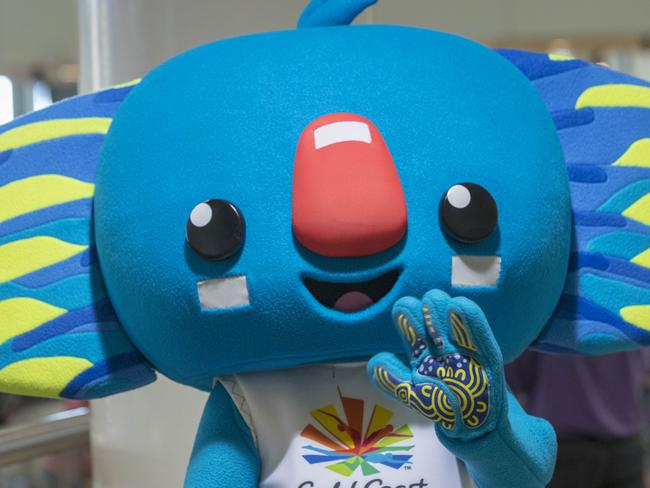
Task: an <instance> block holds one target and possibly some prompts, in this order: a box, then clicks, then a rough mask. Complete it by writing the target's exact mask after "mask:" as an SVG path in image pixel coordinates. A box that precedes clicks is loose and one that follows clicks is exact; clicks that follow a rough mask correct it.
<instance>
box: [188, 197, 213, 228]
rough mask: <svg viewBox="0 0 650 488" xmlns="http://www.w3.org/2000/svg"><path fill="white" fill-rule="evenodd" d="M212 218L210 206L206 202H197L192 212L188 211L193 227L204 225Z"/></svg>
mask: <svg viewBox="0 0 650 488" xmlns="http://www.w3.org/2000/svg"><path fill="white" fill-rule="evenodd" d="M211 220H212V208H211V207H210V205H208V204H207V203H205V202H204V203H199V204H198V205H197V206H196V207H194V209H192V213H190V221H191V222H192V224H194V226H195V227H205V226H206V225H208V224H209V223H210V221H211Z"/></svg>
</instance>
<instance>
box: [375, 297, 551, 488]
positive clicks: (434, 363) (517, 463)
mask: <svg viewBox="0 0 650 488" xmlns="http://www.w3.org/2000/svg"><path fill="white" fill-rule="evenodd" d="M393 318H394V322H395V325H396V327H397V331H398V332H399V334H400V336H401V337H402V339H403V341H404V344H405V346H406V349H407V353H408V361H405V360H404V358H403V357H401V356H397V355H395V354H392V353H380V354H377V355H376V356H375V357H373V358H372V359H371V361H370V363H369V364H368V374H369V375H370V377H371V379H372V381H373V383H374V384H375V386H377V387H378V388H379V389H381V390H382V391H384V392H385V393H387V394H388V395H389V396H391V397H394V398H396V399H397V400H399V401H400V402H402V403H404V404H406V405H407V406H408V407H410V408H412V409H414V410H416V411H417V412H419V413H420V414H422V415H424V416H425V417H427V418H429V419H431V420H432V421H433V422H434V423H435V426H436V433H437V435H438V438H439V439H440V441H441V443H442V444H443V445H444V446H445V447H446V448H447V449H449V450H450V451H451V452H452V453H453V454H454V455H455V456H457V457H458V458H460V459H462V460H463V461H465V463H466V464H467V467H468V469H469V471H470V474H471V475H472V477H473V478H474V481H475V482H476V483H477V484H478V485H479V487H480V488H493V487H494V488H497V487H498V488H510V487H512V488H515V487H517V488H520V487H523V486H525V487H530V488H533V487H543V486H546V484H547V483H548V482H549V481H550V478H551V475H552V472H553V467H554V463H555V455H556V441H555V433H554V432H553V429H552V427H551V426H550V425H549V424H548V423H547V422H546V421H544V420H542V419H538V418H535V417H531V416H529V415H527V414H526V413H525V412H524V411H523V409H522V408H521V407H520V406H519V404H518V403H517V401H516V399H515V398H514V396H513V395H512V393H511V392H510V391H509V390H508V388H507V386H506V382H505V375H504V370H503V357H502V355H501V350H500V349H499V345H498V343H497V341H496V339H495V338H494V336H493V334H492V330H491V329H490V326H489V324H488V322H487V319H486V318H485V315H484V314H483V311H482V310H481V309H480V308H479V307H478V305H476V304H475V303H474V302H472V301H471V300H468V299H467V298H464V297H457V298H451V297H450V296H449V295H447V294H446V293H444V292H443V291H440V290H432V291H430V292H428V293H427V294H426V295H425V296H424V297H423V298H422V300H417V299H415V298H412V297H405V298H402V299H401V300H399V301H398V302H397V303H396V304H395V307H394V308H393Z"/></svg>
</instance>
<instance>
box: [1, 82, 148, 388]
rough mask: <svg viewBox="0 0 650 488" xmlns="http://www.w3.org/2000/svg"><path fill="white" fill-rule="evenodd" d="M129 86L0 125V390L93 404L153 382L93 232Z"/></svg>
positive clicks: (80, 98) (82, 97)
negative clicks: (98, 191) (101, 176)
mask: <svg viewBox="0 0 650 488" xmlns="http://www.w3.org/2000/svg"><path fill="white" fill-rule="evenodd" d="M134 84H135V82H134V83H131V84H126V85H123V86H119V87H114V88H111V89H108V90H105V91H102V92H99V93H93V94H90V95H83V96H79V97H75V98H72V99H68V100H64V101H62V102H59V103H57V104H55V105H52V106H51V107H48V108H46V109H44V110H41V111H39V112H35V113H32V114H29V115H26V116H23V117H20V118H18V119H16V120H14V121H13V122H11V123H9V124H7V125H5V126H3V127H0V391H2V392H7V393H15V394H21V395H34V396H44V397H63V398H97V397H101V396H106V395H110V394H113V393H117V392H121V391H126V390H129V389H133V388H137V387H139V386H142V385H144V384H147V383H149V382H151V381H153V380H154V379H155V374H154V372H153V371H152V369H151V367H150V366H149V365H148V364H147V363H146V361H145V360H144V358H143V357H142V356H141V355H140V353H139V352H138V351H137V350H136V349H135V348H134V346H133V344H132V343H131V342H130V341H129V339H128V338H127V337H126V335H125V333H124V331H123V330H122V327H121V325H120V323H119V321H118V319H117V317H116V315H115V312H114V311H113V308H112V307H111V304H110V301H109V299H108V296H107V292H106V289H105V287H104V284H103V281H102V277H101V274H100V270H99V265H98V263H97V258H96V252H95V249H94V244H93V237H92V236H93V233H92V199H93V195H94V193H95V185H94V180H95V172H96V169H97V164H98V162H99V159H100V155H101V150H102V145H103V142H104V137H105V135H106V133H107V131H108V129H109V127H110V124H111V121H112V118H113V116H114V114H115V112H116V110H117V108H118V107H119V105H120V103H121V101H122V100H123V99H124V98H125V97H126V96H127V94H128V93H129V91H130V90H131V89H132V87H133V85H134Z"/></svg>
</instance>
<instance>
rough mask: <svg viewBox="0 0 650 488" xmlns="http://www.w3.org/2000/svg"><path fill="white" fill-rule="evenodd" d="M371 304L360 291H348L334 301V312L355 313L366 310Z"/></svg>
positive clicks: (370, 300)
mask: <svg viewBox="0 0 650 488" xmlns="http://www.w3.org/2000/svg"><path fill="white" fill-rule="evenodd" d="M373 303H374V302H373V301H372V298H370V297H369V296H368V295H366V294H365V293H361V292H360V291H349V292H347V293H346V294H344V295H341V298H339V299H338V300H336V303H335V304H334V310H338V311H340V312H357V311H358V310H363V309H364V308H368V307H369V306H370V305H372V304H373Z"/></svg>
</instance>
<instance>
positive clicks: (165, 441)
mask: <svg viewBox="0 0 650 488" xmlns="http://www.w3.org/2000/svg"><path fill="white" fill-rule="evenodd" d="M305 3H306V2H305V0H56V1H52V0H0V124H1V123H4V122H6V121H9V120H11V119H12V118H14V117H16V116H19V115H20V114H23V113H26V112H29V111H32V110H36V109H40V108H42V107H45V106H47V105H49V104H51V103H53V102H55V101H57V100H60V99H62V98H65V97H69V96H72V95H74V94H76V93H80V92H87V91H91V90H95V89H98V88H102V87H106V86H109V85H113V84H117V83H122V82H126V81H129V80H131V79H134V78H137V77H140V76H142V75H143V74H145V73H146V72H147V71H148V70H150V69H151V68H153V67H155V66H156V65H158V64H159V63H161V62H162V61H164V60H165V59H167V58H169V57H170V56H173V55H174V54H176V53H179V52H182V51H184V50H186V49H189V48H191V47H193V46H196V45H199V44H203V43H206V42H210V41H213V40H216V39H223V38H226V37H231V36H235V35H239V34H245V33H251V32H259V31H269V30H278V29H287V28H292V27H293V26H294V25H295V22H296V20H297V18H298V16H299V14H300V12H301V10H302V8H303V7H304V4H305ZM358 22H360V23H378V24H383V23H390V24H405V25H414V26H421V27H430V28H434V29H439V30H443V31H448V32H454V33H457V34H461V35H463V36H467V37H470V38H473V39H476V40H478V41H480V42H483V43H485V44H487V45H489V46H493V47H514V48H523V49H529V50H536V51H547V52H554V53H558V54H564V55H575V56H578V57H582V58H586V59H590V60H592V61H597V62H605V63H607V64H608V65H610V66H611V67H612V68H615V69H618V70H621V71H625V72H628V73H631V74H633V75H636V76H639V77H642V78H646V79H650V0H617V1H611V0H482V1H480V2H477V1H469V0H455V1H453V2H451V1H434V0H402V1H398V0H382V1H380V3H379V4H378V5H376V6H374V7H372V8H371V9H369V10H368V11H367V12H365V13H364V14H363V15H362V16H361V17H360V19H358ZM604 361H613V363H608V364H618V365H619V366H618V367H620V368H622V369H621V370H617V371H619V373H617V374H618V375H619V376H618V377H619V378H620V375H621V374H623V375H629V374H634V381H628V382H627V383H626V385H627V386H625V387H624V388H626V390H625V392H624V394H622V395H618V396H616V395H610V394H608V388H610V387H612V388H613V386H612V385H611V384H608V383H607V381H606V380H604V379H603V375H602V374H601V373H602V371H603V369H602V368H605V370H606V371H611V368H610V367H609V366H607V365H605V363H602V362H601V363H599V364H596V365H593V364H589V365H583V364H575V363H572V364H563V363H557V362H555V361H554V360H553V359H548V358H546V359H545V360H544V361H542V362H541V363H544V364H550V366H543V365H542V366H540V364H541V363H540V361H539V360H537V359H535V360H531V359H530V358H525V359H524V360H523V361H522V362H521V363H519V364H517V365H515V366H514V367H513V368H514V369H515V370H516V371H515V372H514V373H511V374H514V375H515V376H517V377H518V378H520V379H521V378H524V379H525V381H523V382H522V381H519V385H520V388H519V389H520V390H521V391H519V392H518V393H520V398H521V399H522V403H524V405H525V406H527V408H529V409H531V410H533V413H535V412H534V411H535V409H536V408H537V409H538V410H540V411H548V409H546V410H545V409H544V407H543V404H544V403H553V402H559V401H561V400H559V399H558V397H556V396H554V395H553V393H552V391H551V390H549V389H548V388H547V389H546V390H545V389H544V388H543V387H542V385H543V384H544V382H548V381H549V379H548V378H549V377H548V374H549V373H548V371H556V373H557V372H558V371H559V374H562V371H567V370H572V371H579V372H580V374H575V375H573V377H574V383H575V384H567V385H565V386H566V388H574V389H575V390H576V391H581V390H582V394H583V395H582V396H583V398H584V401H585V404H586V405H592V406H593V405H598V402H605V403H606V404H607V405H605V406H606V407H607V406H611V405H609V404H610V403H612V402H614V403H616V402H617V401H618V402H621V403H625V404H626V405H627V407H626V405H619V406H617V405H614V407H616V408H614V407H613V408H612V410H611V411H610V410H607V409H605V410H602V409H601V410H600V412H601V414H602V412H603V411H605V412H606V413H605V415H607V416H610V417H611V418H609V420H610V422H609V424H610V426H611V424H612V423H614V424H616V426H619V427H620V425H619V424H617V423H616V422H617V418H614V416H616V415H620V416H621V418H622V420H621V422H623V424H625V425H627V426H629V427H630V429H628V430H624V429H623V430H621V429H618V430H617V428H612V433H611V435H606V436H604V437H603V438H602V439H601V438H600V437H599V436H598V435H595V436H594V435H593V434H592V433H590V432H588V431H589V429H590V428H591V427H593V428H594V429H596V430H597V433H598V432H600V431H598V428H599V426H598V425H592V426H591V425H587V426H586V427H585V426H581V429H582V430H580V429H578V428H577V427H576V426H575V425H570V428H569V429H568V432H569V433H570V437H572V436H578V437H579V438H580V440H581V441H582V440H583V437H587V438H588V440H589V442H592V440H593V439H591V438H592V437H595V440H593V442H596V443H599V445H602V446H604V449H605V451H607V452H612V449H613V446H618V445H619V444H617V443H618V442H622V440H621V439H623V438H624V439H623V441H627V440H629V441H630V442H635V443H638V444H639V446H643V443H645V446H646V447H645V453H646V458H647V456H648V454H647V453H650V449H648V448H647V446H648V444H649V442H650V441H649V439H650V434H649V433H648V419H647V418H645V417H644V415H645V414H646V413H647V412H648V408H649V405H650V402H649V401H648V391H649V390H650V388H649V385H650V382H649V381H648V379H647V378H648V377H647V373H646V372H647V367H646V365H647V358H645V359H644V358H643V357H635V358H634V359H633V360H631V359H630V358H629V357H627V356H623V357H619V358H614V359H612V358H609V359H605V360H604ZM644 361H645V362H644ZM621 364H622V365H623V366H620V365H621ZM548 368H550V369H548ZM554 368H555V369H554ZM599 368H601V369H599ZM626 368H627V369H626ZM566 376H569V375H566ZM553 378H554V377H553V376H551V380H552V379H553ZM614 378H616V375H614ZM567 381H569V379H567ZM610 381H615V380H610ZM514 383H517V381H515V380H513V384H514ZM551 384H552V381H551ZM594 385H598V387H597V388H596V387H594ZM618 386H619V387H620V385H618ZM588 388H590V390H589V391H587V389H588ZM594 389H596V390H600V392H601V393H602V395H600V396H599V395H598V394H595V393H594ZM590 395H595V396H596V397H598V398H595V399H594V400H593V401H592V400H591V397H590ZM540 398H541V400H540ZM603 398H604V400H603ZM205 399H206V396H205V394H203V393H200V392H195V391H192V390H189V389H187V388H184V387H180V386H177V385H173V384H171V383H170V382H168V381H165V380H164V379H161V380H159V381H158V382H156V383H155V384H153V385H151V386H148V387H146V388H143V389H142V390H139V391H135V392H132V393H128V394H123V395H120V396H118V397H116V398H112V399H107V400H101V401H95V402H92V404H91V405H87V404H84V403H80V402H57V401H53V400H34V399H24V398H17V397H11V396H8V395H0V487H1V488H28V487H39V488H40V487H43V488H68V487H69V488H73V487H74V488H77V487H90V486H94V487H102V488H114V487H119V488H129V487H136V486H138V487H142V486H156V487H161V488H165V487H170V488H172V487H178V486H181V485H182V478H183V473H184V470H185V467H186V463H187V460H188V457H189V453H190V449H191V445H192V440H193V437H194V434H195V430H196V426H197V424H198V419H199V416H200V413H201V410H202V406H203V402H204V401H205ZM532 399H534V401H533V400H532ZM630 402H632V403H633V404H630ZM644 402H645V403H644ZM540 403H541V404H542V406H540ZM619 407H620V408H619ZM632 410H633V411H632ZM549 416H551V413H549ZM632 417H633V418H632ZM549 420H551V421H552V422H554V419H551V418H549ZM562 421H567V420H566V419H561V420H557V422H562ZM569 422H570V421H569ZM626 422H627V423H626ZM605 423H606V424H607V422H605ZM563 427H566V426H564V425H563ZM601 430H602V429H601ZM623 433H624V434H625V435H623ZM617 435H619V437H620V438H619V437H617ZM590 436H591V437H590ZM572 438H573V437H572ZM628 438H629V439H628ZM589 445H590V446H592V444H589ZM635 445H636V444H635ZM592 447H593V446H592ZM561 450H562V447H561ZM623 452H627V451H623ZM623 457H625V458H627V462H628V464H629V463H632V462H634V463H637V461H636V457H635V458H634V459H635V460H633V461H631V460H630V458H632V456H630V455H627V454H624V455H623ZM594 459H598V458H589V459H586V462H587V463H589V462H591V463H593V462H595V461H594ZM583 461H585V459H583ZM610 461H611V460H610ZM576 462H578V463H579V462H580V459H578V460H577V461H576ZM611 462H614V461H611ZM621 462H623V461H621ZM641 462H642V461H641ZM645 462H646V467H647V466H650V463H649V462H648V461H647V459H646V461H645ZM637 464H638V463H637ZM639 466H640V465H639ZM639 469H641V470H643V469H644V468H642V467H639ZM645 469H646V471H647V468H645ZM645 483H646V488H650V474H648V475H646V482H645ZM557 486H560V485H557ZM562 486H564V485H562ZM571 486H573V487H574V488H580V486H588V487H589V488H594V487H596V488H597V484H594V483H592V484H589V485H585V484H583V485H580V484H579V483H574V484H572V485H571ZM602 486H612V487H614V486H616V487H618V486H621V487H624V488H625V487H627V486H630V487H633V486H638V485H623V484H620V485H618V484H610V485H604V484H603V485H602Z"/></svg>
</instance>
